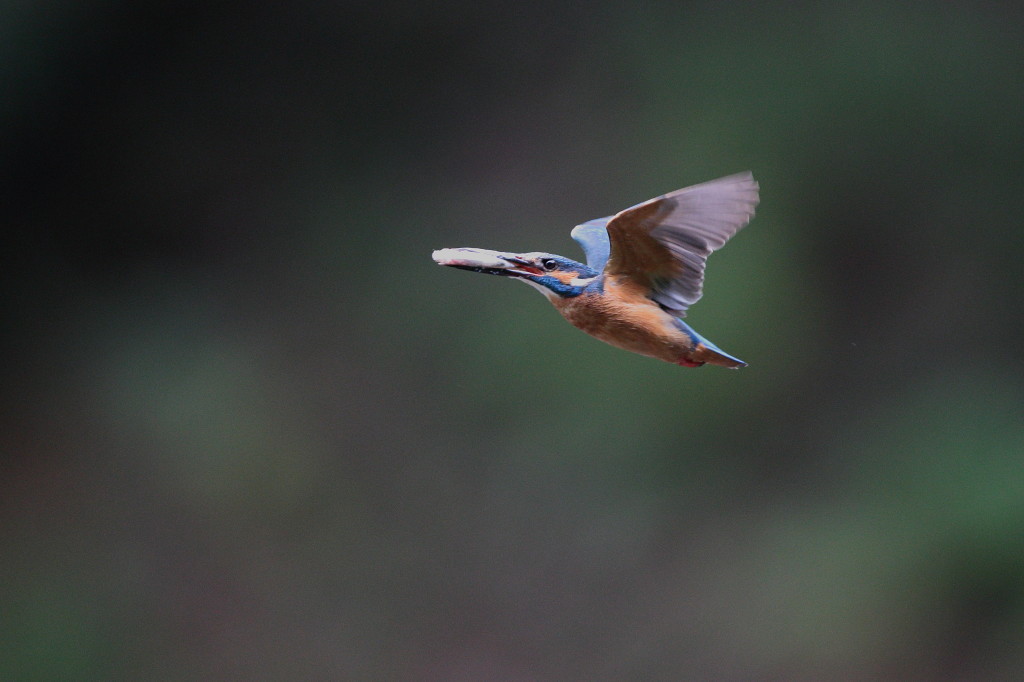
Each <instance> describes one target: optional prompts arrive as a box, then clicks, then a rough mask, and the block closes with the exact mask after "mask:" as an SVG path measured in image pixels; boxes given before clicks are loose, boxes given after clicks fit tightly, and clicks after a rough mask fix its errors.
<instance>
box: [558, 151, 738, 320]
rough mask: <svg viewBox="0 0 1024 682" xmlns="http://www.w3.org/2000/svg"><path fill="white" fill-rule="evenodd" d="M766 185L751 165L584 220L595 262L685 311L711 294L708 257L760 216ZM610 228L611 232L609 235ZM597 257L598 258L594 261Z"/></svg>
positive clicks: (582, 230)
mask: <svg viewBox="0 0 1024 682" xmlns="http://www.w3.org/2000/svg"><path fill="white" fill-rule="evenodd" d="M757 203H758V184H757V182H756V181H755V180H754V178H753V175H752V174H751V173H750V172H749V171H748V172H745V173H737V174H736V175H729V176H726V177H724V178H718V179H717V180H711V181H709V182H704V183H701V184H699V185H693V186H691V187H685V188H683V189H679V190H676V191H674V192H669V193H668V194H664V195H662V196H660V197H655V198H654V199H650V200H648V201H645V202H643V203H641V204H637V205H636V206H633V207H631V208H627V209H626V210H624V211H621V212H619V213H617V214H616V215H615V216H613V217H611V218H600V219H598V220H591V221H590V222H587V223H584V224H582V225H578V226H577V227H576V228H575V229H574V230H573V231H572V236H573V238H574V239H576V241H577V242H579V243H580V245H581V246H582V247H583V250H584V251H585V252H586V254H587V262H588V265H590V266H591V267H593V268H595V269H599V268H600V266H598V265H596V264H595V262H596V261H599V260H601V259H602V257H603V258H604V259H605V260H606V262H605V263H602V265H603V266H604V271H605V273H606V274H610V275H618V276H620V277H626V278H628V279H631V280H633V281H634V282H636V283H637V284H640V285H641V286H643V287H645V288H647V289H648V290H650V291H651V292H652V295H651V298H653V299H654V300H655V301H656V302H657V303H658V304H659V305H661V306H662V307H663V308H665V310H667V311H669V312H671V313H672V314H674V315H677V316H679V317H683V316H685V315H686V310H687V308H689V307H690V306H691V305H693V304H694V303H696V302H697V301H698V300H700V297H701V295H702V293H703V284H704V266H705V264H706V261H707V257H708V256H709V255H710V254H711V253H712V252H713V251H716V250H718V249H720V248H722V246H724V245H725V243H726V242H727V241H728V240H729V238H730V237H732V236H733V235H734V234H736V232H737V231H739V230H740V228H742V227H743V226H744V225H746V224H747V223H749V222H750V220H751V218H753V217H754V209H755V208H756V206H757ZM602 232H603V233H604V234H603V235H602V234H601V233H602ZM592 261H595V262H592Z"/></svg>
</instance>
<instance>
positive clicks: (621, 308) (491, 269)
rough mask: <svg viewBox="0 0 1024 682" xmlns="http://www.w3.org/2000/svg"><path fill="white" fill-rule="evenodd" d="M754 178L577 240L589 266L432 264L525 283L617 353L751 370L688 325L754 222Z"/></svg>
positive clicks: (676, 197) (476, 256) (651, 204)
mask: <svg viewBox="0 0 1024 682" xmlns="http://www.w3.org/2000/svg"><path fill="white" fill-rule="evenodd" d="M758 189H759V187H758V184H757V182H756V181H755V180H754V176H753V175H752V174H751V173H750V172H749V171H747V172H744V173H737V174H735V175H729V176H726V177H722V178H718V179H717V180H711V181H708V182H704V183H701V184H699V185H693V186H691V187H684V188H683V189H678V190H676V191H674V192H669V193H668V194H663V195H661V196H659V197H655V198H653V199H649V200H648V201H645V202H643V203H640V204H637V205H636V206H632V207H631V208H627V209H626V210H624V211H620V212H619V213H616V214H615V215H614V216H608V217H606V218H598V219H596V220H590V221H588V222H585V223H583V224H581V225H577V226H576V227H575V228H573V230H572V233H571V235H572V238H573V239H574V240H576V242H577V243H578V244H579V245H580V246H581V247H582V248H583V252H584V254H585V255H586V259H587V262H586V264H585V265H584V264H583V263H579V262H577V261H574V260H572V259H570V258H565V257H564V256H558V255H555V254H552V253H543V252H530V253H513V252H506V251H490V250H488V249H477V248H457V249H439V250H437V251H434V253H433V257H434V261H435V262H437V263H438V264H440V265H446V266H449V267H453V268H459V269H462V270H471V271H473V272H482V273H484V274H488V275H500V276H502V277H511V278H512V279H516V280H519V281H520V282H525V283H526V284H529V285H530V286H532V287H533V288H535V289H537V290H538V291H540V292H541V293H542V294H544V295H545V296H546V297H547V299H548V300H549V301H551V303H552V304H554V306H555V308H556V309H557V310H558V312H560V313H561V314H562V316H563V317H565V319H566V320H568V321H569V322H570V323H571V324H572V325H574V326H575V327H577V328H579V329H581V330H582V331H584V332H586V333H587V334H590V335H591V336H594V337H597V338H598V339H600V340H602V341H604V342H606V343H609V344H611V345H613V346H617V347H619V348H623V349H625V350H628V351H632V352H634V353H639V354H640V355H646V356H648V357H652V358H657V359H660V360H665V361H667V362H671V363H673V364H676V365H681V366H683V367H700V366H702V365H704V364H712V365H719V366H721V367H728V368H731V369H738V368H740V367H745V366H746V364H747V363H745V362H743V361H742V360H740V359H739V358H736V357H733V356H732V355H729V354H728V353H726V352H725V351H723V350H722V349H720V348H719V347H718V346H716V345H715V344H713V343H711V342H710V341H708V340H707V339H706V338H704V337H703V336H701V335H700V334H698V333H697V332H696V331H695V330H694V329H693V328H692V327H690V325H688V324H686V322H684V321H683V319H682V318H684V317H685V316H686V312H687V310H688V309H689V307H690V306H691V305H693V304H694V303H696V302H697V301H698V300H700V297H701V295H702V294H703V288H704V265H705V263H706V262H707V257H708V256H709V255H710V254H711V253H712V252H714V251H717V250H718V249H720V248H722V247H723V246H724V245H725V243H726V242H727V241H728V240H729V239H730V238H731V237H732V236H733V235H734V234H736V232H737V231H739V230H740V228H742V227H744V226H745V225H746V224H747V223H749V222H750V220H751V219H752V218H753V217H754V209H755V208H756V206H757V204H758V201H759V199H758Z"/></svg>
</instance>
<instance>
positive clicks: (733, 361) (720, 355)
mask: <svg viewBox="0 0 1024 682" xmlns="http://www.w3.org/2000/svg"><path fill="white" fill-rule="evenodd" d="M676 321H677V322H678V323H679V326H680V327H681V328H682V330H683V331H685V332H686V333H687V334H689V335H690V338H691V339H693V350H691V351H690V353H689V360H690V361H692V362H693V363H694V364H695V365H703V364H708V365H718V366H719V367H728V368H729V369H739V368H740V367H746V366H747V363H745V362H743V361H742V360H740V359H739V358H736V357H733V356H731V355H729V354H728V353H726V352H725V351H724V350H722V349H721V348H719V347H718V346H716V345H715V344H713V343H711V342H710V341H708V340H707V339H705V338H704V337H703V336H701V335H700V334H698V333H697V332H696V331H694V329H693V327H691V326H690V325H688V324H686V323H685V322H683V321H682V320H679V319H677V320H676Z"/></svg>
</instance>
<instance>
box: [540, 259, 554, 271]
mask: <svg viewBox="0 0 1024 682" xmlns="http://www.w3.org/2000/svg"><path fill="white" fill-rule="evenodd" d="M540 264H541V265H543V266H544V269H545V270H554V269H555V268H557V267H558V261H556V260H555V259H554V258H545V259H544V260H542V261H541V262H540Z"/></svg>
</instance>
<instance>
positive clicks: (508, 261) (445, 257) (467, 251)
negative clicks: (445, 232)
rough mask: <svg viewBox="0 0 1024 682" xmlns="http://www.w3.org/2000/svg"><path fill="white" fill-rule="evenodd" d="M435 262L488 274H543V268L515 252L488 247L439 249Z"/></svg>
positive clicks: (524, 275) (522, 275)
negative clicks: (491, 249) (489, 248)
mask: <svg viewBox="0 0 1024 682" xmlns="http://www.w3.org/2000/svg"><path fill="white" fill-rule="evenodd" d="M433 256H434V262H435V263H437V264H438V265H447V266H448V267H451V268H458V269H460V270H471V271H473V272H482V273H484V274H487V275H505V276H511V277H529V276H532V275H541V274H543V272H544V271H543V270H541V269H540V268H538V267H536V266H535V265H533V263H532V262H531V261H529V260H526V259H524V258H522V257H520V256H518V255H516V254H514V253H503V252H501V251H490V250H488V249H473V248H461V249H438V250H437V251H434V254H433Z"/></svg>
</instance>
